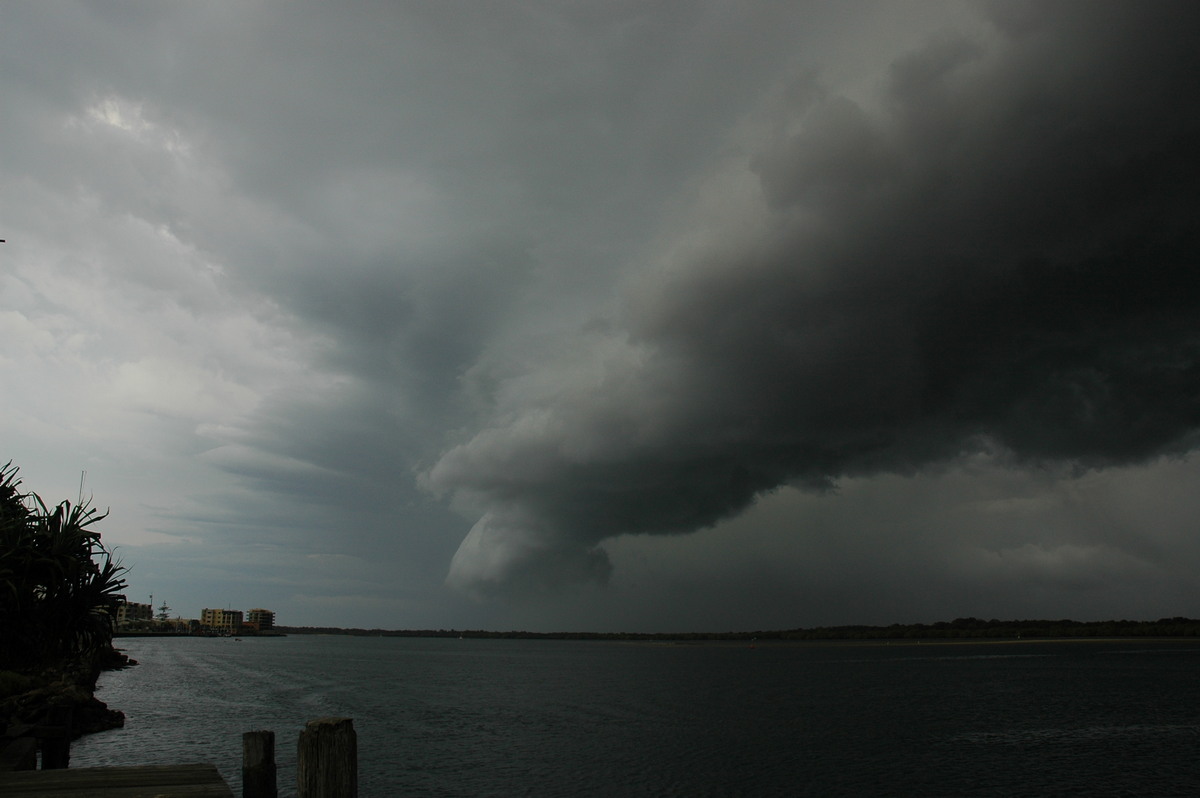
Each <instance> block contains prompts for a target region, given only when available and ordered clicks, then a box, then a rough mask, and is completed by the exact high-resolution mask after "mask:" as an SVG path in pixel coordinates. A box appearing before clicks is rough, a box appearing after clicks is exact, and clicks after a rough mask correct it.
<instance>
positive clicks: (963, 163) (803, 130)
mask: <svg viewBox="0 0 1200 798" xmlns="http://www.w3.org/2000/svg"><path fill="white" fill-rule="evenodd" d="M987 9H988V11H989V15H988V22H989V24H988V26H987V27H986V28H985V29H983V30H982V31H981V32H979V33H977V34H974V35H972V36H950V35H944V36H940V37H937V38H935V39H933V40H931V41H930V42H929V43H928V44H927V45H926V46H924V47H923V48H921V49H918V50H916V51H914V52H911V53H909V54H907V55H905V56H904V57H902V58H900V59H898V60H896V61H895V62H894V63H893V64H892V66H891V67H890V69H889V71H888V72H887V74H886V75H884V76H881V87H882V88H881V90H880V92H879V95H878V96H877V97H875V98H873V99H871V100H865V99H861V98H858V99H855V98H852V97H851V96H848V95H846V94H840V93H838V92H837V91H836V90H834V89H833V88H830V87H827V86H824V85H822V83H821V82H820V78H819V76H814V75H811V74H806V75H805V76H803V77H801V78H800V79H799V80H797V81H794V82H793V83H792V84H791V85H790V86H789V87H788V90H786V91H781V92H780V93H779V95H778V97H779V99H777V100H775V101H774V105H773V106H772V107H770V108H768V109H767V112H766V113H765V114H764V115H763V116H764V118H766V119H767V120H768V121H767V122H766V123H763V124H761V125H760V126H759V128H760V133H759V134H758V136H757V139H756V141H755V144H754V152H753V154H752V155H750V156H748V157H745V158H742V159H741V160H740V161H738V162H737V163H735V164H733V165H732V166H731V167H729V168H727V169H725V170H722V171H721V172H720V176H719V177H716V178H714V180H713V181H712V184H711V185H710V186H709V187H708V188H707V190H705V191H702V194H703V197H702V203H703V204H704V205H705V206H706V207H707V208H708V212H707V214H706V215H705V216H703V217H702V218H703V219H705V220H711V219H715V220H716V221H706V222H705V224H706V225H707V226H705V227H703V228H702V229H703V232H702V233H700V234H695V233H693V234H692V235H691V236H689V237H688V238H687V239H686V240H680V241H679V242H678V243H677V244H675V245H673V246H671V247H667V248H666V249H665V250H664V251H662V252H660V253H658V254H657V255H656V256H655V257H654V258H653V259H652V260H651V261H650V262H649V264H648V265H647V267H646V268H645V269H644V270H643V271H642V272H641V273H640V274H638V275H635V276H634V277H632V278H631V279H630V281H629V282H628V284H627V285H626V287H625V288H626V290H625V294H624V296H625V300H624V302H623V304H622V307H621V309H620V310H619V311H618V312H616V313H614V314H613V315H612V317H611V318H610V319H608V320H606V321H604V322H597V323H595V324H593V325H591V326H589V327H588V328H587V329H585V330H582V331H581V332H580V333H579V335H578V337H577V339H575V340H573V341H571V342H569V343H564V344H563V351H562V352H561V353H559V355H557V356H553V357H547V358H546V359H545V360H544V361H543V362H542V363H541V364H540V365H539V366H538V367H537V368H534V369H531V370H527V371H524V372H521V373H515V374H509V375H507V376H503V377H500V378H495V377H494V375H493V376H491V377H489V379H490V382H489V383H488V386H487V388H486V397H487V400H488V402H489V405H488V410H487V415H486V417H485V418H483V420H482V421H481V424H480V428H479V431H478V432H477V433H476V434H474V436H473V437H470V438H469V439H468V440H466V441H465V442H463V443H462V444H460V445H458V446H456V447H454V448H452V449H450V450H449V451H447V452H446V453H445V454H444V455H443V456H442V457H441V459H440V460H439V461H438V462H437V463H436V465H435V466H434V467H433V468H432V469H431V470H430V471H429V473H428V475H427V483H428V485H429V486H430V487H432V488H433V489H435V490H437V491H440V492H443V493H450V494H453V495H454V496H455V498H456V500H457V502H458V503H459V504H460V505H461V506H463V507H467V508H473V509H476V510H478V511H479V512H480V513H481V514H482V518H481V519H480V520H479V521H478V523H476V524H475V526H474V528H473V529H472V530H471V531H470V534H469V535H468V536H467V538H466V540H465V541H464V542H463V544H462V546H461V547H460V548H459V551H458V554H457V555H456V557H455V558H454V561H453V564H452V566H451V571H450V575H449V581H450V583H451V584H453V585H456V586H459V587H463V588H466V589H468V590H471V591H478V592H484V593H487V592H493V591H509V590H517V591H521V590H538V589H542V588H546V587H552V586H555V585H558V584H562V583H569V582H574V581H580V580H599V581H603V580H604V579H605V578H606V577H607V575H608V573H609V571H610V565H609V562H608V560H607V557H606V555H605V554H604V552H603V550H601V549H599V548H598V544H599V543H600V542H601V541H603V540H605V539H607V538H611V537H614V536H617V535H622V534H630V533H633V534H671V533H686V532H691V531H694V530H696V529H699V528H703V527H705V526H710V525H712V524H714V523H716V522H718V521H720V520H721V519H724V518H728V517H730V516H733V515H735V514H737V513H739V512H740V511H742V510H743V509H745V508H746V507H747V506H749V505H750V504H751V503H752V502H753V501H754V499H755V497H756V496H759V495H761V494H762V493H764V492H767V491H770V490H772V489H774V488H776V487H779V486H781V485H807V486H811V487H814V488H818V489H820V488H825V487H829V486H832V485H834V484H836V482H837V480H838V479H840V478H843V477H847V476H869V475H872V474H880V473H913V472H915V471H918V470H920V469H922V468H924V467H927V466H930V465H934V464H937V463H943V462H947V461H950V460H953V459H954V458H956V457H959V456H961V455H962V454H963V453H966V452H977V451H980V450H981V449H989V450H992V451H996V452H1003V453H1005V456H1008V457H1011V458H1012V460H1013V462H1014V463H1017V464H1027V465H1029V464H1046V463H1054V464H1066V465H1068V466H1071V467H1074V468H1077V469H1092V468H1104V467H1109V466H1116V465H1127V464H1132V463H1139V462H1145V461H1148V460H1150V459H1153V458H1156V457H1160V456H1163V455H1169V454H1180V453H1185V452H1187V451H1189V450H1190V449H1192V448H1193V447H1194V446H1195V444H1196V443H1197V440H1198V439H1197V432H1198V430H1200V366H1198V357H1200V329H1198V328H1197V326H1196V319H1197V318H1200V270H1197V263H1196V257H1197V255H1196V253H1197V252H1198V251H1200V249H1198V246H1197V245H1198V244H1200V240H1198V239H1200V232H1198V228H1197V226H1196V222H1195V220H1196V218H1197V210H1200V209H1198V208H1197V204H1198V201H1197V200H1198V198H1200V194H1197V192H1196V190H1195V189H1196V185H1197V178H1198V177H1200V175H1198V174H1197V171H1198V167H1197V159H1196V158H1195V156H1194V148H1195V142H1196V140H1197V135H1198V134H1200V101H1198V100H1197V98H1196V93H1195V90H1194V88H1193V87H1192V82H1193V80H1194V75H1195V74H1196V73H1197V71H1198V68H1200V55H1198V54H1197V52H1196V49H1195V47H1194V42H1193V41H1192V36H1191V32H1192V31H1194V30H1196V29H1197V25H1196V23H1197V22H1200V19H1197V16H1198V12H1197V10H1196V7H1195V6H1194V5H1192V4H1188V3H1179V4H1170V5H1168V4H1163V5H1145V4H1128V3H1053V4H1048V3H1030V4H1024V3H1003V4H998V5H995V6H988V7H987ZM747 185H750V186H751V187H752V189H753V190H751V191H746V190H744V189H745V186H747ZM480 390H484V389H483V388H481V389H480Z"/></svg>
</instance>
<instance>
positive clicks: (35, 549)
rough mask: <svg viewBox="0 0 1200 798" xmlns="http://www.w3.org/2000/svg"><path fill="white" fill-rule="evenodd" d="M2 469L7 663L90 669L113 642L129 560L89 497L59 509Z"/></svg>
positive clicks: (1, 663) (0, 575)
mask: <svg viewBox="0 0 1200 798" xmlns="http://www.w3.org/2000/svg"><path fill="white" fill-rule="evenodd" d="M20 485H21V480H20V479H19V478H18V476H17V469H16V468H15V467H14V466H13V465H12V463H11V461H10V462H9V463H7V464H5V465H4V467H3V468H0V668H30V667H48V666H60V667H61V666H66V667H72V666H80V665H82V666H85V667H90V666H91V664H92V663H93V661H94V658H95V655H97V654H98V653H100V652H101V651H102V650H104V649H106V648H108V647H109V646H110V645H111V643H112V633H113V622H114V620H115V618H116V607H117V602H118V601H119V599H120V592H121V591H122V590H123V589H124V588H125V580H124V578H123V577H122V574H123V573H124V572H125V568H124V566H122V565H121V564H120V562H119V561H117V560H115V559H114V558H113V556H112V554H111V553H110V552H109V551H108V550H107V549H106V548H105V547H104V544H103V543H101V541H100V533H99V532H96V531H94V529H93V526H94V525H95V524H96V523H97V522H99V521H101V520H102V519H104V518H105V517H106V516H107V515H108V514H107V513H98V512H97V511H96V509H95V508H94V507H91V506H89V504H90V503H89V502H87V501H83V502H80V503H78V504H74V505H72V504H71V503H70V502H67V501H64V502H61V503H59V504H58V505H56V506H55V507H54V508H53V509H51V508H49V507H47V505H46V504H45V502H43V501H42V499H41V497H40V496H38V495H37V494H36V493H21V491H20Z"/></svg>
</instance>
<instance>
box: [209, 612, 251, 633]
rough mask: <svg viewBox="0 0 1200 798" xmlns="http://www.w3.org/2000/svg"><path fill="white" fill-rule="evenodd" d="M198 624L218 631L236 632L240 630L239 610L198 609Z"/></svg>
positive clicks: (240, 618)
mask: <svg viewBox="0 0 1200 798" xmlns="http://www.w3.org/2000/svg"><path fill="white" fill-rule="evenodd" d="M200 625H201V626H207V627H208V628H209V629H212V630H214V631H218V632H228V633H229V634H237V633H238V632H240V631H242V611H241V610H212V609H209V608H207V607H205V608H204V609H202V610H200Z"/></svg>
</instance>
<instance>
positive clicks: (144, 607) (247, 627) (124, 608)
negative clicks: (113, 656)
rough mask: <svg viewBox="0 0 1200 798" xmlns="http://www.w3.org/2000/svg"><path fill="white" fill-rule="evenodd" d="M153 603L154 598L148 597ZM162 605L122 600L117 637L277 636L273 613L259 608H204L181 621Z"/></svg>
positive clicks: (180, 618)
mask: <svg viewBox="0 0 1200 798" xmlns="http://www.w3.org/2000/svg"><path fill="white" fill-rule="evenodd" d="M151 602H153V597H151ZM172 613H173V610H172V609H171V608H170V607H169V606H167V603H166V602H165V601H164V602H163V603H162V604H161V605H159V607H158V608H157V609H155V608H154V605H153V603H150V604H139V603H138V602H136V601H128V600H127V599H125V598H124V597H122V598H121V599H120V602H119V603H118V604H117V626H116V632H117V634H119V635H121V634H127V635H136V634H177V635H213V636H232V635H242V636H250V635H278V634H280V632H279V631H278V630H276V628H275V613H274V612H273V611H271V610H265V609H263V608H262V607H255V608H254V609H252V610H246V611H245V612H242V611H241V610H228V609H226V610H222V609H211V608H209V607H205V608H204V609H202V610H200V617H199V618H184V617H182V616H180V615H178V614H174V615H173V614H172Z"/></svg>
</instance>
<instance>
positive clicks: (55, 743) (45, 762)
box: [38, 704, 74, 770]
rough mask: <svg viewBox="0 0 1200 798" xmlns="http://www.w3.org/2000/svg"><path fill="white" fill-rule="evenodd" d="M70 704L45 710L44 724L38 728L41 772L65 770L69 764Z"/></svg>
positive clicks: (58, 705)
mask: <svg viewBox="0 0 1200 798" xmlns="http://www.w3.org/2000/svg"><path fill="white" fill-rule="evenodd" d="M73 714H74V713H73V712H72V709H71V705H70V704H56V705H53V706H51V707H50V708H49V709H48V710H46V722H45V724H44V725H42V726H40V727H38V739H39V740H40V741H41V743H42V770H54V769H57V768H65V767H67V766H68V765H69V764H70V763H71V716H72V715H73Z"/></svg>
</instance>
